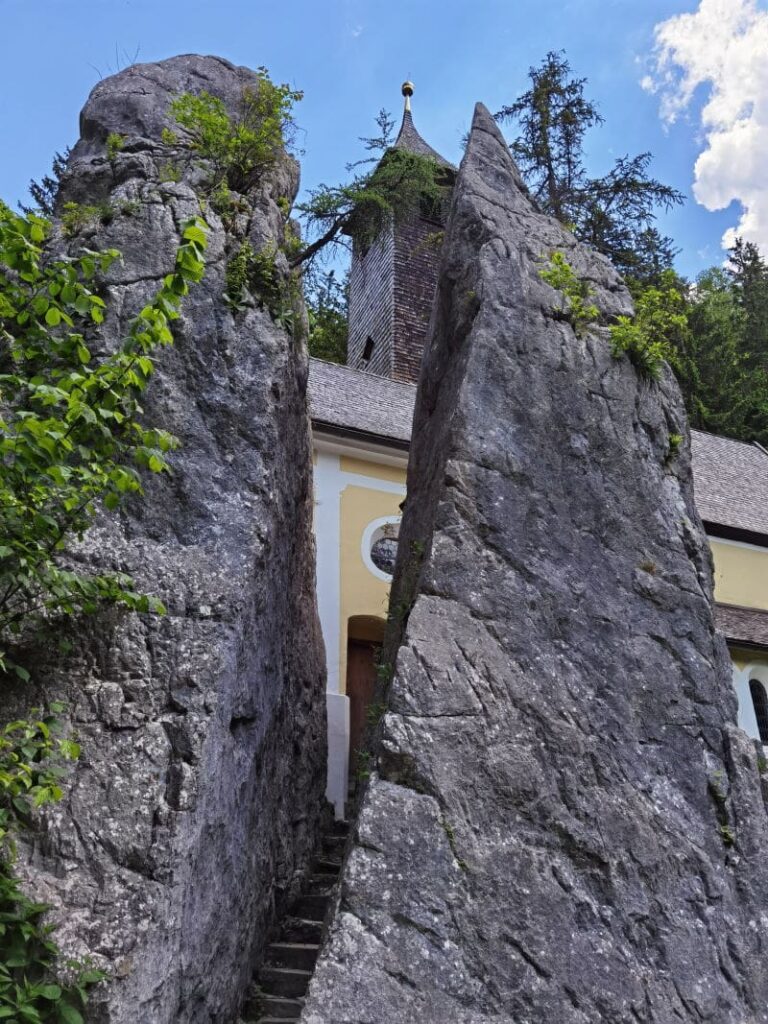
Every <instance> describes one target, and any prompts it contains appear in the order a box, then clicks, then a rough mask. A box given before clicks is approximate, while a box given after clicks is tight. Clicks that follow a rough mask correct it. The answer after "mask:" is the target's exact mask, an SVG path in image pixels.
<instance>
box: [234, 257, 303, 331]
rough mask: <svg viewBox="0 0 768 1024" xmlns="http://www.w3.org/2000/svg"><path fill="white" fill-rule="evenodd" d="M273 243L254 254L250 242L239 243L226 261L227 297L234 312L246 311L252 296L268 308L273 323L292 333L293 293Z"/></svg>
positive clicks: (259, 303)
mask: <svg viewBox="0 0 768 1024" xmlns="http://www.w3.org/2000/svg"><path fill="white" fill-rule="evenodd" d="M276 256H277V248H276V246H275V245H274V244H269V245H267V246H265V247H264V248H263V249H262V250H261V251H260V252H254V249H253V246H252V245H251V243H250V242H249V241H247V240H246V241H244V242H242V243H241V244H240V246H239V248H238V250H237V252H236V253H235V255H234V256H232V257H231V259H230V260H229V261H228V262H227V269H226V273H225V294H224V297H225V299H226V300H227V302H228V303H229V305H230V306H231V307H232V308H233V310H241V309H244V308H245V307H246V306H247V305H248V303H249V300H250V298H251V297H253V298H254V299H255V300H256V303H257V304H258V305H259V306H261V307H266V308H267V309H268V310H269V314H270V316H271V317H272V319H273V320H274V321H276V322H277V323H279V324H281V325H282V326H283V327H284V328H285V329H286V330H288V331H291V330H293V326H294V323H293V321H294V314H293V291H292V287H291V284H292V282H291V281H290V280H286V279H285V278H284V277H283V275H282V274H281V273H280V271H279V269H278V267H277V264H276V262H275V260H276Z"/></svg>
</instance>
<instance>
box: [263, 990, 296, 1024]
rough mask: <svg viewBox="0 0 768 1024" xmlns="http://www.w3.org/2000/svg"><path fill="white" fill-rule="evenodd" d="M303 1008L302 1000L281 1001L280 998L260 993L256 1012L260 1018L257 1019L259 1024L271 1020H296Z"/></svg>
mask: <svg viewBox="0 0 768 1024" xmlns="http://www.w3.org/2000/svg"><path fill="white" fill-rule="evenodd" d="M303 1008H304V1000H303V999H283V998H282V996H270V995H266V994H264V993H262V994H261V995H260V996H259V1010H258V1012H259V1013H261V1015H262V1016H261V1017H259V1018H257V1019H258V1021H259V1024H263V1022H264V1021H273V1020H279V1021H286V1020H298V1019H299V1017H300V1016H301V1011H302V1010H303Z"/></svg>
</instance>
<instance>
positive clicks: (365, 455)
mask: <svg viewBox="0 0 768 1024" xmlns="http://www.w3.org/2000/svg"><path fill="white" fill-rule="evenodd" d="M312 442H313V444H314V447H315V450H316V451H318V452H330V453H331V454H332V455H346V456H347V458H350V459H363V460H364V461H365V462H376V463H379V464H380V465H382V466H397V467H398V468H399V469H405V468H406V466H407V465H408V452H407V451H402V450H399V449H397V448H387V446H386V445H384V444H381V445H377V444H366V443H365V442H364V441H346V440H343V439H333V437H331V436H328V435H324V434H321V433H317V432H315V431H314V430H313V435H312Z"/></svg>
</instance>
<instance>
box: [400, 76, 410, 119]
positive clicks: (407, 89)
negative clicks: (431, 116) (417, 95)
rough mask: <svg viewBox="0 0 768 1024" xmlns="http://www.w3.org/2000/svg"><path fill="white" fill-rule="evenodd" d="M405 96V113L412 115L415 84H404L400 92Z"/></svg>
mask: <svg viewBox="0 0 768 1024" xmlns="http://www.w3.org/2000/svg"><path fill="white" fill-rule="evenodd" d="M400 91H401V92H402V94H403V96H405V109H404V113H410V111H411V96H413V82H403V85H402V88H401V90H400Z"/></svg>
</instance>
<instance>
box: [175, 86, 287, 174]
mask: <svg viewBox="0 0 768 1024" xmlns="http://www.w3.org/2000/svg"><path fill="white" fill-rule="evenodd" d="M257 74H258V76H259V85H258V88H257V89H255V90H251V89H244V90H243V95H242V99H241V104H240V111H239V114H238V116H237V117H235V118H232V117H230V115H229V114H228V112H227V108H226V106H225V104H224V102H223V101H222V100H220V99H219V98H218V97H217V96H212V95H211V94H210V93H208V92H202V93H200V94H199V95H197V96H195V95H193V94H192V93H184V94H182V95H181V96H178V97H177V98H176V99H174V100H173V102H172V103H171V108H170V113H171V116H172V117H173V118H174V120H175V121H176V123H177V124H178V125H179V127H180V129H181V134H180V135H178V134H174V133H173V132H170V131H166V133H164V141H165V142H166V144H168V145H175V144H178V143H181V144H182V145H185V146H186V148H188V149H189V150H191V151H192V152H193V153H195V154H196V155H197V156H199V157H200V158H201V159H202V160H204V161H206V163H207V164H208V165H209V167H210V168H211V172H212V179H211V182H210V188H211V190H212V191H213V190H215V189H216V188H218V186H219V185H220V184H221V182H222V181H224V182H226V184H227V185H228V186H229V187H230V188H233V189H235V191H237V192H246V191H247V190H248V189H249V188H251V187H252V185H254V184H255V182H256V180H257V179H258V176H259V174H260V173H261V172H262V171H263V170H264V169H265V168H267V167H269V166H270V165H271V164H272V163H273V162H274V160H275V158H276V157H277V155H278V154H279V153H280V152H281V151H282V149H283V147H284V146H285V145H286V144H290V143H291V141H292V140H293V136H294V133H295V121H294V118H293V107H294V105H295V104H296V103H297V102H298V101H299V100H301V98H302V95H303V94H302V93H301V92H298V91H297V90H295V89H292V88H291V87H290V86H288V85H285V84H283V85H275V84H274V83H273V82H272V81H271V80H270V78H269V74H268V72H267V69H266V68H259V69H258V72H257Z"/></svg>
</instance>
